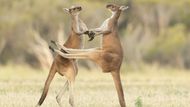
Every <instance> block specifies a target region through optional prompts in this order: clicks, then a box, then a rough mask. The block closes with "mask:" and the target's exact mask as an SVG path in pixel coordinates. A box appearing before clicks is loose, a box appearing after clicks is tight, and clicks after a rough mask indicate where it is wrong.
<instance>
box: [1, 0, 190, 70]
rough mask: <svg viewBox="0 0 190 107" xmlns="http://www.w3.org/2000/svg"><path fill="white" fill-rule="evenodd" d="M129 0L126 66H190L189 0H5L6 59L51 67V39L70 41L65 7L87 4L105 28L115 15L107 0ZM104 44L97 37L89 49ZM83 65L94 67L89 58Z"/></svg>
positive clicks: (89, 15) (123, 33)
mask: <svg viewBox="0 0 190 107" xmlns="http://www.w3.org/2000/svg"><path fill="white" fill-rule="evenodd" d="M111 2H112V3H117V4H122V5H128V6H129V7H130V8H129V9H128V10H127V11H124V12H123V13H122V14H121V17H120V19H119V24H118V26H119V33H120V39H121V42H122V45H123V49H124V51H125V60H124V64H123V66H128V67H131V68H132V69H140V67H141V66H142V65H144V64H146V65H147V64H148V65H152V64H156V65H157V66H160V67H162V66H163V67H165V66H170V67H175V68H182V69H189V68H190V48H189V47H190V30H189V29H190V20H189V18H190V11H189V8H190V7H189V4H190V1H189V0H181V1H180V2H179V1H178V0H167V1H166V0H119V1H118V0H115V1H111V0H77V1H75V0H54V1H52V0H40V1H39V0H0V64H1V65H7V64H10V63H11V64H16V65H17V64H19V65H22V64H24V65H29V66H31V67H32V68H37V69H38V68H47V67H48V68H49V66H50V65H51V62H52V59H53V56H52V53H51V51H49V49H48V44H49V42H50V40H57V41H59V42H60V43H64V41H65V40H67V37H68V34H69V31H70V24H71V19H70V16H69V15H68V14H66V13H65V12H64V11H63V10H62V8H63V7H70V6H71V5H76V4H78V5H82V6H83V11H82V12H81V14H80V16H81V17H82V19H83V20H84V22H85V23H86V24H87V26H88V27H89V28H95V27H99V26H100V25H101V23H102V22H103V21H104V20H105V19H106V18H107V17H109V16H110V15H111V14H110V12H109V11H107V10H106V9H105V5H106V3H111ZM97 44H100V42H99V39H98V38H97V39H96V40H94V41H93V42H91V43H89V42H88V41H86V46H85V48H88V47H89V46H90V47H96V46H97ZM82 66H84V67H87V68H90V67H89V66H90V64H88V63H86V61H85V62H83V63H82Z"/></svg>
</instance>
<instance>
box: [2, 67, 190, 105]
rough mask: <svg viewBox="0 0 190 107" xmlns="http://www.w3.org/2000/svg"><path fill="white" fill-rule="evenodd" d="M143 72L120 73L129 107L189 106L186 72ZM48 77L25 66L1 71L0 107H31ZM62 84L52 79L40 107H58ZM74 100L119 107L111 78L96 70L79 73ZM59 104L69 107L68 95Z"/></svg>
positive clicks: (77, 103)
mask: <svg viewBox="0 0 190 107" xmlns="http://www.w3.org/2000/svg"><path fill="white" fill-rule="evenodd" d="M13 69H14V70H13ZM3 71H6V72H3ZM166 71H167V72H166ZM142 72H143V73H138V72H129V73H122V83H123V87H124V92H125V98H126V103H127V106H128V107H189V106H190V104H189V102H190V91H189V90H190V86H189V82H190V78H189V75H190V74H189V72H185V71H184V70H180V72H178V70H176V69H169V68H168V69H158V68H156V67H149V68H146V69H144V70H143V71H142ZM47 73H48V72H38V71H37V70H34V69H31V68H30V67H26V66H25V67H23V66H12V65H9V66H3V67H1V69H0V86H1V87H0V96H1V97H0V106H1V107H34V106H35V105H36V104H37V101H38V100H39V97H40V95H41V91H42V89H43V85H44V81H45V80H46V77H47ZM84 77H87V78H84ZM65 81H66V79H64V78H63V77H61V76H60V75H56V76H55V79H54V80H53V82H52V84H51V88H50V90H49V93H48V96H47V98H46V100H45V101H44V103H43V105H42V107H58V104H57V102H56V95H57V94H58V92H59V91H60V89H61V88H62V87H63V85H64V83H65ZM139 96H140V97H139ZM75 100H76V105H77V107H108V106H112V107H118V106H119V103H118V99H117V93H116V91H115V88H114V83H113V81H112V76H111V75H110V74H107V73H106V74H105V73H102V72H100V71H97V69H94V70H93V72H90V73H89V72H88V70H87V69H84V68H80V69H79V74H78V76H77V78H76V82H75ZM62 103H63V104H64V106H66V107H69V103H68V92H66V94H65V95H64V96H63V100H62Z"/></svg>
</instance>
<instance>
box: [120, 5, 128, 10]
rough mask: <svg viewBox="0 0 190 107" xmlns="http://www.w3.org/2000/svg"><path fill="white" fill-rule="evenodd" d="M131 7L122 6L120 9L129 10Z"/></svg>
mask: <svg viewBox="0 0 190 107" xmlns="http://www.w3.org/2000/svg"><path fill="white" fill-rule="evenodd" d="M128 8H129V6H121V7H120V8H119V9H120V10H122V11H124V10H127V9H128Z"/></svg>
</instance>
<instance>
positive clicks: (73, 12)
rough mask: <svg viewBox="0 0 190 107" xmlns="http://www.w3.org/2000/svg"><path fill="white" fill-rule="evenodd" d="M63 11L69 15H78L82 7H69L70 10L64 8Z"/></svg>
mask: <svg viewBox="0 0 190 107" xmlns="http://www.w3.org/2000/svg"><path fill="white" fill-rule="evenodd" d="M64 10H65V11H66V12H67V13H69V14H71V15H78V14H79V13H80V12H81V11H82V7H81V6H71V7H70V8H64Z"/></svg>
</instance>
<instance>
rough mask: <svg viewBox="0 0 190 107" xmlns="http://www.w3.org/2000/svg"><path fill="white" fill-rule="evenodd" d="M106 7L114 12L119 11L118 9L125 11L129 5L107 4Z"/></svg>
mask: <svg viewBox="0 0 190 107" xmlns="http://www.w3.org/2000/svg"><path fill="white" fill-rule="evenodd" d="M106 8H107V9H108V10H110V11H111V12H112V13H113V12H117V11H124V10H126V9H128V8H129V7H128V6H119V5H116V4H107V5H106Z"/></svg>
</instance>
